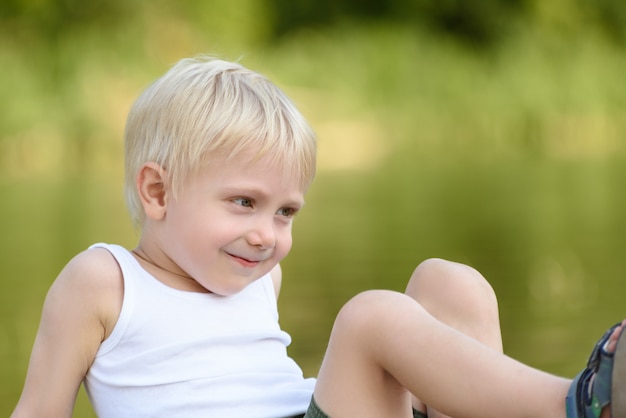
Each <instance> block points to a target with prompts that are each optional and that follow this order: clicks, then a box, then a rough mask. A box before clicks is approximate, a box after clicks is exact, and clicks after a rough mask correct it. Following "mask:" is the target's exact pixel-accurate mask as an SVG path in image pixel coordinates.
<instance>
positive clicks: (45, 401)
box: [12, 156, 305, 418]
mask: <svg viewBox="0 0 626 418" xmlns="http://www.w3.org/2000/svg"><path fill="white" fill-rule="evenodd" d="M284 174H285V173H283V172H281V171H280V170H278V169H277V168H275V167H272V166H271V165H270V164H268V163H267V162H266V161H263V159H261V160H259V161H257V162H254V163H250V160H249V159H248V158H245V156H243V157H242V158H238V159H234V160H232V161H229V163H228V164H219V163H214V164H211V165H207V166H206V167H205V168H203V169H201V170H200V171H199V172H198V173H197V174H195V175H192V176H190V177H189V178H188V181H187V182H186V183H185V185H184V187H183V190H182V191H181V193H179V194H177V196H176V198H174V194H173V193H172V190H171V188H170V186H169V181H168V178H167V173H166V171H165V170H163V169H162V168H161V167H159V166H158V165H157V164H154V163H146V164H144V166H143V167H142V169H141V170H140V172H139V174H138V176H137V188H138V190H139V193H140V197H141V200H142V204H143V207H144V211H145V213H146V221H145V224H144V225H143V229H142V235H141V238H140V241H139V245H138V246H137V248H135V249H134V250H133V253H134V254H135V256H136V258H137V259H138V261H139V262H140V264H141V265H142V266H143V267H144V268H145V269H146V270H147V271H148V272H149V273H151V274H152V275H153V276H154V277H155V278H156V279H157V280H159V281H161V282H163V283H164V284H166V285H168V286H170V287H172V288H175V289H179V290H185V291H189V292H213V293H216V294H220V295H231V294H234V293H237V292H239V291H240V290H241V289H243V288H244V287H246V286H247V285H248V284H250V283H252V282H253V281H255V280H257V279H258V278H260V277H262V276H263V275H265V274H266V273H268V272H270V271H271V276H272V279H273V281H274V287H275V289H276V294H277V296H278V293H279V289H280V284H281V270H280V265H279V262H280V260H282V258H283V257H285V256H286V255H287V253H288V252H289V250H290V248H291V244H292V239H291V227H292V222H293V217H294V216H295V214H296V213H297V212H298V211H299V210H300V208H301V207H302V206H303V205H304V193H305V188H304V187H303V186H302V185H301V184H299V183H297V182H296V181H295V180H293V178H294V176H285V175H284ZM123 293H124V289H123V279H122V275H121V271H120V269H119V267H118V265H117V263H116V261H115V260H114V258H113V256H112V255H111V254H110V253H109V252H108V251H106V250H104V249H100V248H96V249H90V250H87V251H84V252H82V253H80V254H79V255H77V256H76V257H74V258H73V259H72V260H71V261H70V262H69V263H68V264H67V266H66V267H65V268H64V269H63V270H62V271H61V273H60V274H59V276H58V277H57V278H56V280H55V282H54V283H53V285H52V286H51V288H50V290H49V293H48V295H47V297H46V301H45V303H44V308H43V313H42V319H41V323H40V327H39V331H38V333H37V337H36V339H35V343H34V347H33V351H32V354H31V360H30V364H29V368H28V372H27V376H26V381H25V384H24V389H23V392H22V396H21V397H20V400H19V402H18V404H17V406H16V409H15V411H14V413H13V415H12V417H14V418H18V417H42V416H49V417H71V416H72V411H73V408H74V403H75V400H76V396H77V393H78V389H79V387H80V384H81V382H82V380H83V378H84V376H85V375H86V373H87V371H88V370H89V367H90V365H91V364H92V362H93V360H94V357H95V355H96V352H97V350H98V348H99V346H100V344H101V343H102V342H103V341H104V340H105V339H106V338H107V337H108V336H109V335H110V334H111V332H112V330H113V328H114V326H115V324H116V321H117V318H118V316H119V313H120V310H121V306H122V300H123ZM67 301H72V303H67Z"/></svg>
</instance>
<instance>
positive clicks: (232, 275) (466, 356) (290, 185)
mask: <svg viewBox="0 0 626 418" xmlns="http://www.w3.org/2000/svg"><path fill="white" fill-rule="evenodd" d="M284 174H285V173H283V172H281V171H280V170H278V169H276V168H273V167H272V166H271V165H270V164H267V162H266V161H263V160H260V161H257V162H256V163H251V162H250V159H249V158H245V156H244V158H239V159H235V160H232V161H229V163H228V164H220V163H214V164H208V165H207V166H206V167H204V168H203V169H202V170H200V171H199V172H198V173H197V174H195V175H193V176H190V177H189V178H188V179H187V181H186V182H185V184H184V187H183V189H182V190H181V191H180V193H178V194H177V195H176V197H175V196H174V194H173V193H172V190H171V188H170V185H169V180H168V177H167V172H166V171H165V170H164V169H163V168H162V167H160V166H158V165H156V164H154V163H146V164H144V166H143V167H142V169H141V170H140V172H139V174H138V176H137V188H138V190H139V194H140V197H141V201H142V204H143V208H144V211H145V214H146V221H145V224H144V225H143V229H142V236H141V238H140V241H139V244H138V246H137V248H135V249H134V250H133V253H134V254H135V256H136V258H137V260H138V261H139V262H140V263H141V265H142V266H143V267H144V268H145V269H146V270H147V271H148V272H150V273H151V274H152V275H153V276H154V277H155V278H156V279H157V280H159V281H161V282H163V283H164V284H166V285H168V286H170V287H172V288H175V289H179V290H184V291H190V292H213V293H216V294H220V295H231V294H235V293H237V292H239V291H240V290H241V289H243V288H244V287H246V286H247V285H249V284H250V283H252V282H253V281H254V280H257V279H258V278H259V277H261V276H263V275H264V274H266V273H268V272H271V275H272V279H273V280H274V283H275V289H276V293H277V295H278V292H279V289H280V280H281V272H280V266H279V262H280V261H281V260H282V258H283V257H284V256H286V255H287V253H288V252H289V250H290V248H291V244H292V239H291V226H292V222H293V216H294V215H295V214H296V213H297V212H298V211H299V210H300V209H301V208H302V206H303V205H304V194H305V191H306V190H305V188H304V187H303V186H302V185H301V184H298V183H296V182H295V181H294V180H292V179H293V178H294V177H293V176H292V177H290V176H285V175H284ZM442 289H445V290H447V291H444V292H442V291H441V290H442ZM123 291H124V289H123V281H122V276H121V272H120V270H119V267H118V266H117V263H116V262H115V260H114V259H113V257H112V256H111V255H110V254H109V253H108V252H107V251H106V250H104V249H92V250H88V251H85V252H83V253H81V254H79V255H77V256H76V257H75V258H74V259H72V260H71V261H70V262H69V263H68V265H67V266H66V267H65V268H64V269H63V271H62V272H61V273H60V274H59V276H58V278H57V279H56V281H55V282H54V284H53V285H52V287H51V289H50V291H49V294H48V296H47V298H46V302H45V304H44V309H43V315H42V321H41V325H40V329H39V331H38V334H37V337H36V341H35V345H34V348H33V353H32V357H31V362H30V366H29V370H28V373H27V378H26V383H25V386H24V391H23V393H22V396H21V398H20V400H19V402H18V405H17V407H16V410H15V412H14V414H13V415H12V416H13V417H41V416H52V417H71V415H72V410H73V407H74V402H75V399H76V394H77V391H78V388H79V386H80V384H81V381H82V380H83V378H84V376H85V374H86V373H87V371H88V370H89V367H90V365H91V364H92V362H93V359H94V356H95V354H96V352H97V350H98V347H99V346H100V344H101V343H102V342H103V341H104V340H105V339H106V338H107V337H108V336H109V335H110V334H111V332H112V330H113V328H114V326H115V323H116V321H117V318H118V316H119V312H120V309H121V305H122V299H123ZM67 301H72V303H68V302H67ZM398 318H402V321H398ZM619 332H621V328H620V329H618V330H616V332H615V333H614V334H613V336H612V337H611V340H610V341H609V344H608V346H607V348H608V349H609V350H614V349H615V341H616V339H617V335H618V334H619ZM459 347H462V349H459ZM501 349H502V347H501V339H500V331H499V323H498V320H497V304H496V301H495V296H494V295H493V293H492V291H491V289H490V287H489V286H488V285H487V284H486V280H484V278H482V276H480V274H479V273H477V272H476V271H475V270H473V269H471V268H469V267H467V266H463V265H460V264H456V263H450V262H447V261H445V260H429V261H428V262H426V263H423V264H422V265H420V267H418V269H417V270H416V271H415V273H414V274H413V276H412V278H411V280H410V282H409V286H408V287H407V291H406V294H400V293H397V292H389V291H370V292H365V293H363V294H360V295H358V296H357V297H355V298H354V299H353V300H351V301H350V302H348V304H346V306H344V308H342V310H341V312H340V313H339V315H338V317H337V321H336V323H335V326H334V329H333V332H332V335H331V339H330V342H329V347H328V351H327V353H326V356H325V358H324V362H323V365H322V368H321V370H320V374H319V379H318V384H317V386H316V389H315V397H316V400H317V401H318V403H319V404H320V406H321V407H322V409H324V410H325V411H326V412H328V413H330V415H331V416H332V417H333V418H350V417H354V416H360V417H372V418H374V417H380V416H394V417H395V416H397V417H404V416H407V417H408V416H409V415H408V414H409V413H410V412H409V411H410V405H411V403H413V405H415V406H417V407H420V408H423V407H424V406H425V405H428V406H429V410H430V413H431V414H432V416H452V417H460V416H467V417H502V416H506V417H513V418H514V417H537V416H541V417H547V418H551V417H555V418H556V417H559V418H563V417H565V411H564V398H565V394H566V392H567V390H568V388H569V385H570V382H571V381H570V380H567V379H563V378H559V377H555V376H552V375H549V374H547V373H544V372H541V371H538V370H535V369H532V368H529V367H527V366H525V365H523V364H521V363H519V362H517V361H515V360H513V359H511V358H509V357H506V356H504V355H502V354H501ZM424 359H428V361H424ZM467 376H474V377H475V379H471V380H470V381H468V379H467ZM511 376H513V377H515V378H514V379H511ZM410 393H414V394H419V399H418V398H417V397H414V398H413V399H411V395H410ZM451 394H454V396H451ZM436 411H441V412H440V413H439V412H436ZM436 414H439V415H436ZM444 414H445V415H444ZM608 416H610V415H609V412H608V411H604V413H603V418H606V417H608Z"/></svg>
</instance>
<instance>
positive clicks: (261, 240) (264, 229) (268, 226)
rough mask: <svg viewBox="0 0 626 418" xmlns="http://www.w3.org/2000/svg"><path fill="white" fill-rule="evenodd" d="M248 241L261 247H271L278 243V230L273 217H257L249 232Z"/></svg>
mask: <svg viewBox="0 0 626 418" xmlns="http://www.w3.org/2000/svg"><path fill="white" fill-rule="evenodd" d="M247 239H248V243H249V244H250V245H253V246H255V247H258V248H261V249H271V248H274V246H275V245H276V230H275V229H274V221H273V219H269V220H268V219H257V220H256V222H255V223H254V225H252V228H251V229H250V232H249V233H248V237H247Z"/></svg>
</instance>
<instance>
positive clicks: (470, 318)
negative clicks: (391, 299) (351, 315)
mask: <svg viewBox="0 0 626 418" xmlns="http://www.w3.org/2000/svg"><path fill="white" fill-rule="evenodd" d="M406 294H407V295H409V296H411V297H412V298H413V299H415V300H416V301H418V302H419V303H420V304H421V305H422V307H424V308H425V309H426V310H427V311H428V313H430V314H431V315H432V316H434V317H435V318H436V319H438V320H439V321H441V322H443V323H444V324H446V325H448V326H450V327H452V328H454V329H456V330H458V331H460V332H462V333H463V334H465V335H468V336H470V337H472V338H474V339H475V340H477V341H480V342H481V343H483V344H485V345H487V346H489V347H491V348H493V349H494V350H496V351H499V352H502V335H501V333H500V320H499V314H498V301H497V299H496V295H495V292H494V291H493V289H492V287H491V285H490V284H489V283H488V282H487V280H486V279H485V278H484V277H483V276H482V274H480V273H479V272H478V271H477V270H475V269H474V268H472V267H469V266H467V265H464V264H459V263H454V262H450V261H446V260H442V259H429V260H426V261H424V262H422V263H421V264H420V265H419V266H418V267H417V268H416V269H415V271H414V272H413V275H412V276H411V280H410V281H409V284H408V286H407V289H406ZM413 406H414V407H415V408H416V409H418V410H421V411H424V410H425V409H426V408H425V406H424V405H423V403H422V402H420V401H419V400H418V399H417V398H414V399H413ZM428 417H429V418H444V417H445V416H444V415H442V414H440V413H438V412H437V411H435V410H433V409H431V408H429V410H428Z"/></svg>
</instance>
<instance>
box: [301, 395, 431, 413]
mask: <svg viewBox="0 0 626 418" xmlns="http://www.w3.org/2000/svg"><path fill="white" fill-rule="evenodd" d="M302 418H330V417H329V416H328V415H326V414H325V413H324V411H322V410H321V409H320V407H319V406H317V403H316V402H315V399H314V398H311V403H310V404H309V409H307V411H306V414H304V415H303V416H302ZM413 418H428V417H427V415H426V414H425V413H423V412H420V411H417V410H415V409H414V410H413Z"/></svg>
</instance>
